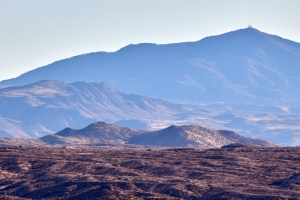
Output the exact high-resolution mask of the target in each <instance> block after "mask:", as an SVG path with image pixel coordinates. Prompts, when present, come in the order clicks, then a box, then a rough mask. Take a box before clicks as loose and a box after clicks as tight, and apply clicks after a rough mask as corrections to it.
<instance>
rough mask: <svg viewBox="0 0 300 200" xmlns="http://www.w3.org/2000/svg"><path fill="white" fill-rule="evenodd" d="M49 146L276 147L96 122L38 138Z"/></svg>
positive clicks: (211, 133)
mask: <svg viewBox="0 0 300 200" xmlns="http://www.w3.org/2000/svg"><path fill="white" fill-rule="evenodd" d="M40 140H41V141H43V142H45V143H50V144H64V145H88V146H107V145H124V144H129V145H139V146H155V147H172V148H176V147H177V148H178V147H181V148H182V147H194V148H199V147H201V148H218V147H222V146H224V145H228V144H232V143H243V144H252V145H257V146H263V147H274V146H276V145H275V144H273V143H271V142H268V141H265V140H259V139H253V138H247V137H244V136H241V135H239V134H237V133H234V132H232V131H227V130H219V131H217V130H213V129H208V128H204V127H202V126H197V125H184V126H174V125H172V126H170V127H167V128H165V129H161V130H156V131H142V130H137V129H131V128H126V127H120V126H116V125H113V124H108V123H105V122H95V123H92V124H90V125H89V126H87V127H85V128H83V129H79V130H76V129H72V128H66V129H64V130H62V131H60V132H58V133H56V134H53V135H47V136H44V137H42V138H40Z"/></svg>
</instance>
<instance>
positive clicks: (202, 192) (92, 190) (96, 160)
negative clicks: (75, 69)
mask: <svg viewBox="0 0 300 200" xmlns="http://www.w3.org/2000/svg"><path fill="white" fill-rule="evenodd" d="M299 155H300V148H298V147H293V148H291V147H276V148H275V147H274V148H261V147H254V146H245V145H227V146H226V147H225V148H218V149H217V148H216V149H97V148H81V149H62V148H37V147H35V148H24V147H23V148H22V147H0V167H1V168H0V198H1V199H299V197H300V185H299V183H300V175H299V174H298V173H299V172H300V157H299Z"/></svg>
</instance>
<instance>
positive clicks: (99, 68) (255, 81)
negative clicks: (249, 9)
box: [0, 28, 300, 103]
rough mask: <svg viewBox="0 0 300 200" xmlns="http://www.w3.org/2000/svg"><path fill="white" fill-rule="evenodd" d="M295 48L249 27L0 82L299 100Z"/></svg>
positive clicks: (193, 97)
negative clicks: (87, 83)
mask: <svg viewBox="0 0 300 200" xmlns="http://www.w3.org/2000/svg"><path fill="white" fill-rule="evenodd" d="M299 63H300V44H299V43H296V42H293V41H290V40H286V39H283V38H281V37H278V36H275V35H270V34H266V33H263V32H260V31H259V30H256V29H254V28H246V29H241V30H237V31H232V32H229V33H225V34H222V35H218V36H212V37H207V38H204V39H202V40H200V41H197V42H184V43H178V44H167V45H156V44H137V45H129V46H126V47H124V48H122V49H120V50H119V51H117V52H114V53H106V52H97V53H90V54H85V55H80V56H76V57H72V58H68V59H64V60H61V61H57V62H54V63H52V64H50V65H47V66H44V67H40V68H38V69H35V70H32V71H30V72H27V73H25V74H23V75H21V76H19V77H17V78H14V79H10V80H5V81H2V82H0V87H6V86H8V85H11V86H15V85H24V84H29V83H33V82H36V81H40V80H44V79H48V80H60V81H64V82H74V81H101V82H106V83H108V84H110V85H111V86H113V87H114V88H116V89H118V90H120V91H122V92H126V93H135V94H144V95H149V96H153V97H159V98H164V99H168V100H188V101H206V102H211V101H214V102H215V101H217V102H220V101H223V102H252V103H287V102H288V103H289V102H299V99H300V77H299V74H300V67H299Z"/></svg>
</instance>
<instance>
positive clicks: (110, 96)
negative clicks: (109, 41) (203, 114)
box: [0, 81, 187, 137]
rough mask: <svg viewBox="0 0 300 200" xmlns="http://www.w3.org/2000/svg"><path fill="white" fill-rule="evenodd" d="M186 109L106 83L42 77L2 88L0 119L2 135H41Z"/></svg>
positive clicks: (153, 117) (159, 115) (158, 116)
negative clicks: (64, 129) (53, 79)
mask: <svg viewBox="0 0 300 200" xmlns="http://www.w3.org/2000/svg"><path fill="white" fill-rule="evenodd" d="M185 110H187V109H186V108H184V107H183V106H182V105H179V104H172V103H169V102H166V101H163V100H161V99H155V98H151V97H146V96H140V95H134V94H124V93H120V92H118V91H117V90H115V89H113V88H111V87H109V86H108V85H106V84H104V83H87V82H75V83H70V84H66V83H62V82H59V81H41V82H37V83H34V84H30V85H26V86H20V87H9V88H3V89H0V116H1V117H2V118H0V123H1V124H2V123H3V124H6V126H4V125H2V126H1V127H0V131H1V132H0V133H1V134H0V135H1V136H2V137H3V136H7V135H10V136H18V137H20V136H23V137H40V136H43V135H45V134H49V133H53V132H57V131H59V130H61V129H63V128H65V127H70V126H72V127H74V128H83V127H85V126H86V125H87V124H90V123H92V122H95V121H99V120H101V121H108V122H111V123H112V122H115V121H119V120H124V119H127V120H130V119H138V120H149V119H150V120H151V119H155V120H160V119H164V118H171V117H172V115H173V114H175V113H177V112H182V111H185ZM16 129H18V130H19V132H16V131H15V130H16ZM4 133H5V134H6V135H3V134H4Z"/></svg>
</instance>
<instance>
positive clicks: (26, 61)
mask: <svg viewBox="0 0 300 200" xmlns="http://www.w3.org/2000/svg"><path fill="white" fill-rule="evenodd" d="M299 19H300V0H243V1H241V0H226V1H224V0H126V1H125V0H63V1H61V0H51V1H49V0H27V1H24V0H0V80H5V79H9V78H13V77H17V76H19V75H21V74H22V73H25V72H27V71H30V70H32V69H35V68H38V67H41V66H45V65H47V64H50V63H52V62H54V61H57V60H61V59H64V58H68V57H72V56H75V55H80V54H85V53H89V52H97V51H107V52H114V51H117V50H118V49H120V48H122V47H124V46H126V45H128V44H137V43H145V42H147V43H148V42H149V43H158V44H167V43H178V42H186V41H197V40H200V39H202V38H204V37H207V36H211V35H219V34H222V33H226V32H229V31H233V30H237V29H242V28H246V27H247V26H248V24H251V25H252V26H253V27H254V28H256V29H259V30H260V31H262V32H266V33H270V34H274V35H278V36H281V37H283V38H287V39H290V40H293V41H296V42H300V22H299Z"/></svg>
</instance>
